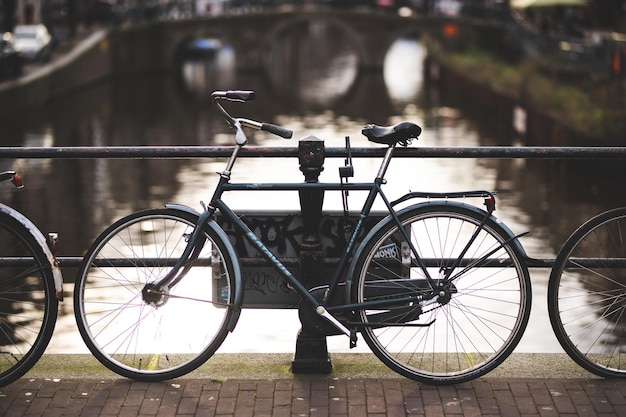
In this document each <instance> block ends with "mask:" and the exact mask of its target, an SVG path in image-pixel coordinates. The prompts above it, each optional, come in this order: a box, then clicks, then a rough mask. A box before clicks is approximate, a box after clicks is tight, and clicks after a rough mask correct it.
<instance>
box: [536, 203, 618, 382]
mask: <svg viewBox="0 0 626 417" xmlns="http://www.w3.org/2000/svg"><path fill="white" fill-rule="evenodd" d="M548 313H549V315H550V322H551V324H552V328H553V330H554V333H555V334H556V337H557V339H558V341H559V342H560V343H561V346H562V347H563V349H565V352H567V354H568V355H569V356H570V357H571V358H572V359H573V360H574V361H576V363H578V364H579V365H580V366H582V367H583V368H585V369H587V370H588V371H590V372H593V373H595V374H596V375H599V376H602V377H605V378H610V377H625V376H626V351H625V350H624V346H626V208H618V209H614V210H610V211H608V212H605V213H602V214H599V215H597V216H596V217H593V218H592V219H590V220H589V221H587V222H586V223H585V224H583V225H582V226H580V227H579V228H578V229H577V230H576V231H575V232H574V233H573V234H572V235H571V236H570V237H569V238H568V239H567V240H566V241H565V244H564V245H563V247H562V248H561V250H560V251H559V254H558V255H557V258H556V260H555V263H554V267H553V268H552V272H551V274H550V281H549V283H548Z"/></svg>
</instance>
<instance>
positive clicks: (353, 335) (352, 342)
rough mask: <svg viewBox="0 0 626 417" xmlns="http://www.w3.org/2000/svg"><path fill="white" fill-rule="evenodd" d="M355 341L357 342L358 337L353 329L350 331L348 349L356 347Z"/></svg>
mask: <svg viewBox="0 0 626 417" xmlns="http://www.w3.org/2000/svg"><path fill="white" fill-rule="evenodd" d="M357 340H358V337H357V335H356V330H355V329H352V330H350V349H354V348H355V347H356V342H357Z"/></svg>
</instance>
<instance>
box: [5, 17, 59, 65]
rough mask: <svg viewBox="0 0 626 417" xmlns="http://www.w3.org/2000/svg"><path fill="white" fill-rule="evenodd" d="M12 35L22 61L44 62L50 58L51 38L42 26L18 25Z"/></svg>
mask: <svg viewBox="0 0 626 417" xmlns="http://www.w3.org/2000/svg"><path fill="white" fill-rule="evenodd" d="M13 34H14V35H15V41H16V44H17V47H18V48H19V49H20V51H21V54H22V57H23V58H24V59H26V60H28V61H31V62H34V61H40V62H45V61H47V60H49V59H50V57H51V56H52V36H50V32H48V29H46V27H45V26H44V25H42V24H39V25H18V26H16V27H15V29H14V31H13Z"/></svg>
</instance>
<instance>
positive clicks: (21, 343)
mask: <svg viewBox="0 0 626 417" xmlns="http://www.w3.org/2000/svg"><path fill="white" fill-rule="evenodd" d="M57 314H58V301H57V298H56V295H55V288H54V279H53V277H52V270H51V268H50V263H49V261H48V258H47V257H46V255H45V254H44V253H43V251H42V249H41V247H40V246H39V244H38V243H37V240H36V239H35V238H34V237H33V236H32V235H31V233H30V232H29V230H28V229H27V228H26V227H25V226H24V225H23V224H22V223H20V222H19V221H17V220H16V219H14V218H13V217H11V216H9V215H8V214H6V213H0V386H5V385H7V384H10V383H11V382H13V381H15V380H17V379H18V378H20V377H21V376H23V375H24V374H25V373H26V372H28V370H30V369H31V368H32V367H33V366H34V365H35V364H36V363H37V361H38V360H39V358H40V357H41V355H42V354H43V353H44V351H45V350H46V347H47V346H48V343H49V342H50V339H51V338H52V333H53V331H54V327H55V324H56V319H57Z"/></svg>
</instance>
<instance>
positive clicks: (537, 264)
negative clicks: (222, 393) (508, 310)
mask: <svg viewBox="0 0 626 417" xmlns="http://www.w3.org/2000/svg"><path fill="white" fill-rule="evenodd" d="M56 259H57V261H58V262H59V266H61V267H65V268H74V267H78V266H80V264H81V262H82V261H83V258H82V257H80V256H57V258H56ZM177 260H178V259H170V260H169V262H168V260H165V259H147V258H146V259H142V261H141V265H143V266H168V265H170V266H172V265H174V264H175V263H176V261H177ZM239 260H240V262H241V265H242V266H243V267H246V268H253V267H268V266H271V265H270V263H269V262H268V261H266V260H265V259H264V258H240V259H239ZM279 260H280V261H281V262H282V263H283V264H284V265H285V266H287V267H298V266H299V265H300V258H279ZM452 261H453V260H452V259H444V260H443V262H444V263H448V264H449V263H451V262H452ZM525 261H526V264H527V265H528V267H529V268H551V267H552V265H553V264H554V259H535V258H526V259H525ZM597 261H598V260H593V259H590V260H588V262H585V261H580V262H579V263H580V264H584V265H593V262H597ZM603 261H607V260H603ZM424 262H425V263H426V265H427V266H439V265H441V262H442V259H425V260H424ZM473 262H474V261H473V260H472V259H465V260H463V263H462V265H461V266H465V265H469V264H472V263H473ZM609 262H610V261H609ZM613 262H614V263H615V261H613ZM137 263H138V261H137V260H136V259H128V258H125V259H107V260H106V261H102V260H100V261H99V262H97V265H98V266H119V267H131V266H136V265H137ZM337 263H339V258H325V259H324V265H327V266H334V265H336V264H337ZM33 264H34V262H33V260H32V258H23V257H20V258H15V257H0V266H2V267H6V266H11V265H12V266H29V265H33ZM481 266H502V264H499V263H493V264H491V265H481ZM611 266H619V267H624V266H626V261H625V260H623V259H622V260H620V261H619V263H616V264H615V265H611Z"/></svg>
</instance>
